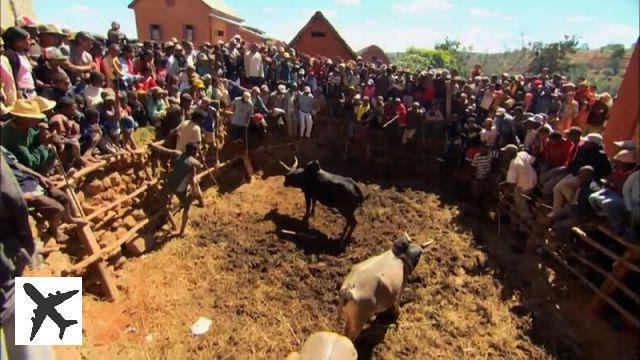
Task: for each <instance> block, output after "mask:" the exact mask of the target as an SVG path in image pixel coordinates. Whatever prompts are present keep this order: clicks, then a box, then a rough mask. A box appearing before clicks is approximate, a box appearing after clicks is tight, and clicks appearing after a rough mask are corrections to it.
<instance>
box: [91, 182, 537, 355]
mask: <svg viewBox="0 0 640 360" xmlns="http://www.w3.org/2000/svg"><path fill="white" fill-rule="evenodd" d="M365 191H366V192H367V193H369V194H370V197H369V199H368V200H367V203H366V206H365V208H364V210H362V211H361V212H360V214H359V215H358V218H359V221H360V224H359V226H358V228H357V229H356V231H355V233H354V239H353V242H352V243H351V244H350V245H349V247H348V248H347V250H346V251H345V252H340V251H339V250H338V249H337V246H336V245H337V244H336V243H335V242H334V241H332V240H331V239H327V238H325V235H326V236H329V237H331V236H336V235H337V234H339V232H340V230H341V228H342V226H343V225H344V222H343V221H342V219H340V217H339V215H337V214H333V213H331V212H330V211H328V210H326V209H324V208H321V207H319V208H318V211H317V212H316V215H315V217H314V219H313V220H312V228H313V229H314V230H313V231H311V232H310V233H311V234H313V235H316V236H318V237H319V239H316V240H312V239H302V240H301V241H300V240H297V239H292V238H287V237H285V236H284V235H281V234H280V233H279V230H281V229H289V230H303V225H302V223H301V222H300V221H299V219H300V218H301V215H302V212H303V197H302V195H301V193H300V192H299V191H298V190H295V189H285V188H283V187H282V178H278V177H272V178H269V179H267V180H264V181H255V182H253V183H252V184H249V185H244V186H241V187H240V188H238V189H237V190H235V191H234V192H232V193H228V194H225V195H223V196H222V197H220V198H217V199H214V198H211V199H209V200H210V204H209V205H208V206H207V209H206V210H200V209H199V210H197V211H195V212H194V215H193V216H194V221H193V227H192V230H191V232H190V234H189V235H188V236H187V237H186V238H185V239H174V240H173V241H172V242H170V243H167V244H166V246H164V247H163V248H162V249H160V250H159V251H157V252H155V253H152V254H150V255H148V256H146V257H143V258H140V259H136V260H134V261H131V262H129V263H127V264H126V265H125V269H124V271H123V272H122V277H121V279H120V281H121V282H122V286H123V289H125V291H126V297H125V299H124V300H123V301H122V303H119V304H115V305H114V304H109V303H100V302H94V301H89V302H88V303H87V305H86V307H87V309H86V311H85V312H86V314H87V317H90V320H89V319H88V320H89V321H90V322H92V323H90V324H89V325H88V326H87V331H86V335H87V340H88V341H89V342H91V343H94V344H96V345H104V346H101V347H100V348H99V349H100V350H99V352H100V353H102V354H105V353H104V352H103V351H104V350H106V353H108V354H119V356H123V357H136V358H137V357H151V358H156V357H160V358H180V357H184V355H185V354H187V355H188V356H189V357H195V358H212V357H215V358H217V357H220V358H223V357H225V356H229V358H236V359H252V358H256V359H257V358H260V359H264V358H269V359H281V358H283V357H284V356H286V354H287V353H288V352H289V351H291V350H294V349H296V348H298V343H297V342H298V341H303V340H304V339H305V338H306V336H308V335H309V334H310V333H312V332H315V331H321V330H334V331H340V330H341V329H342V324H341V321H339V319H338V315H337V311H336V305H337V302H336V294H337V290H338V288H339V287H340V285H341V283H342V281H343V279H344V277H345V276H346V274H347V273H348V271H349V269H350V268H351V266H352V265H353V264H354V263H357V262H359V261H362V260H364V259H366V258H367V257H369V256H371V255H374V254H378V253H380V252H382V251H385V250H387V249H388V248H389V246H390V244H391V242H392V241H393V240H394V239H395V238H396V237H397V236H399V235H400V234H401V233H402V232H404V231H407V232H408V233H409V234H410V235H412V236H413V237H414V238H415V241H417V242H423V241H426V240H427V239H432V240H434V243H433V245H432V246H431V247H430V248H429V249H428V250H427V251H426V253H425V254H424V255H423V259H422V260H421V262H420V264H419V265H418V267H417V268H416V270H415V272H414V273H413V275H412V276H411V278H410V282H409V285H408V290H407V291H406V293H405V295H404V296H403V300H402V307H401V309H402V311H401V315H400V318H399V319H398V320H397V322H396V323H395V324H394V323H392V322H390V321H389V320H390V319H384V316H383V317H382V318H381V319H378V320H376V321H375V322H374V323H373V324H372V326H371V327H370V328H369V329H368V330H367V331H365V332H364V334H363V335H362V336H361V339H360V340H359V341H358V342H357V344H356V345H357V347H358V349H359V352H360V355H361V357H362V358H368V357H370V356H372V357H373V358H379V359H391V358H411V359H426V358H438V357H447V358H454V357H455V358H462V357H466V358H547V357H548V355H547V354H546V353H545V351H544V350H543V349H542V348H541V347H539V346H537V345H534V344H533V343H532V342H531V340H530V339H529V338H528V337H527V335H526V331H527V329H528V327H529V320H528V318H527V317H526V316H525V317H522V318H518V317H516V316H515V315H513V314H512V313H511V312H510V311H509V307H511V306H514V305H516V304H517V303H518V299H517V298H516V297H513V298H510V299H504V298H502V296H501V286H500V284H499V283H498V282H497V281H496V280H495V279H494V278H493V277H492V276H491V274H490V273H489V272H488V271H487V270H488V268H487V266H486V262H487V259H486V255H485V254H484V253H482V252H481V251H478V250H477V249H475V248H474V246H473V242H472V240H471V235H470V234H469V233H468V232H465V231H464V230H462V229H459V228H458V227H457V226H456V225H454V224H453V223H452V222H453V218H454V217H455V216H456V215H457V210H456V209H455V208H452V207H448V206H443V205H442V204H441V203H440V202H439V200H438V198H437V197H436V196H435V195H432V194H427V193H423V192H413V191H405V192H402V193H401V192H398V191H396V190H395V189H380V188H378V187H377V186H375V185H368V186H366V187H365ZM106 313H109V316H108V317H107V316H105V317H104V318H101V317H100V316H99V315H100V314H105V315H106ZM89 314H90V315H89ZM198 316H206V317H208V318H211V319H213V321H214V325H213V326H212V328H211V331H210V332H209V333H208V334H206V335H204V336H202V337H198V338H196V337H192V336H191V335H190V334H189V330H188V328H189V325H190V324H191V323H192V322H194V321H195V320H196V319H197V317H198ZM85 350H86V355H88V356H92V357H93V356H94V355H96V353H95V352H94V351H98V348H91V347H88V348H86V349H85Z"/></svg>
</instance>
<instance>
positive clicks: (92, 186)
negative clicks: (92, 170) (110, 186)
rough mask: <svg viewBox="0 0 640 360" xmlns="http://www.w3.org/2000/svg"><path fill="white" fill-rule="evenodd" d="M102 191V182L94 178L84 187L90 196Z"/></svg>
mask: <svg viewBox="0 0 640 360" xmlns="http://www.w3.org/2000/svg"><path fill="white" fill-rule="evenodd" d="M100 191H102V182H101V181H99V180H93V181H92V182H90V183H89V184H87V186H85V188H84V193H85V194H86V195H88V196H89V197H91V196H94V195H96V194H98V193H100Z"/></svg>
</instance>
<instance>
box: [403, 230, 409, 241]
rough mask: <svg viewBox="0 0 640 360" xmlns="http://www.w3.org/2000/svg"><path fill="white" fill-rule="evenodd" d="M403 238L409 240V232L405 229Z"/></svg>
mask: <svg viewBox="0 0 640 360" xmlns="http://www.w3.org/2000/svg"><path fill="white" fill-rule="evenodd" d="M404 238H405V239H407V241H411V237H409V234H408V233H407V232H406V231H405V232H404Z"/></svg>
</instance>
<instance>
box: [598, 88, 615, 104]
mask: <svg viewBox="0 0 640 360" xmlns="http://www.w3.org/2000/svg"><path fill="white" fill-rule="evenodd" d="M598 100H602V101H604V103H605V104H607V106H609V107H611V105H613V99H612V98H611V94H609V93H608V92H603V93H601V94H599V95H598Z"/></svg>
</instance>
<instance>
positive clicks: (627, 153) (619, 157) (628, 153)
mask: <svg viewBox="0 0 640 360" xmlns="http://www.w3.org/2000/svg"><path fill="white" fill-rule="evenodd" d="M613 160H615V161H619V162H621V163H625V164H635V163H636V161H637V160H636V152H635V151H632V150H627V149H624V150H620V151H619V152H618V153H617V154H616V156H614V157H613Z"/></svg>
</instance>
